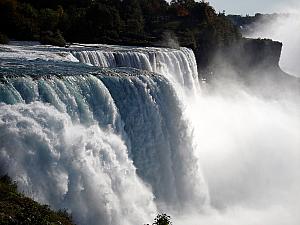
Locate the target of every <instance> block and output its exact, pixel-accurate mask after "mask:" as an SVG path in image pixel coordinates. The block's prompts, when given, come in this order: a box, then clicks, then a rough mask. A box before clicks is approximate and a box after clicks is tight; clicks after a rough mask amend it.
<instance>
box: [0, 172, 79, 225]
mask: <svg viewBox="0 0 300 225" xmlns="http://www.w3.org/2000/svg"><path fill="white" fill-rule="evenodd" d="M0 224H6V225H13V224H14V225H18V224H24V225H41V224H52V225H72V224H73V223H72V221H71V217H70V215H69V214H68V213H67V211H66V210H59V211H57V212H55V211H53V210H51V209H50V208H49V206H47V205H40V204H38V203H37V202H35V201H33V200H32V199H30V198H27V197H25V196H24V195H23V194H20V193H19V192H18V191H17V185H16V183H15V182H13V181H12V180H11V178H10V177H8V176H7V175H5V176H2V177H1V178H0Z"/></svg>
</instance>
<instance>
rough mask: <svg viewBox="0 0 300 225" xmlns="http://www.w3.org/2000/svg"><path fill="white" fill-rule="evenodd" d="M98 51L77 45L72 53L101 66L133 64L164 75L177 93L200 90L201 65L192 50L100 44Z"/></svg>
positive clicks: (87, 61) (82, 59)
mask: <svg viewBox="0 0 300 225" xmlns="http://www.w3.org/2000/svg"><path fill="white" fill-rule="evenodd" d="M98 48H99V49H98V50H95V49H92V50H81V49H80V48H77V49H76V48H75V49H74V50H73V51H72V53H73V55H74V56H75V57H76V58H77V59H78V60H79V61H80V62H82V63H86V64H90V65H94V66H98V67H132V68H137V69H142V70H147V71H151V72H155V73H159V74H162V75H164V76H165V77H166V78H167V79H168V80H169V81H171V82H172V84H173V86H174V87H175V89H176V91H177V93H178V94H179V95H180V96H181V95H183V94H187V95H191V94H196V93H198V92H199V80H198V71H197V64H196V60H195V56H194V53H193V51H192V50H191V49H188V48H180V49H178V50H176V49H166V48H165V49H164V48H152V47H148V48H128V47H127V48H125V47H123V48H122V47H120V46H110V47H109V48H108V47H107V46H106V47H105V46H98Z"/></svg>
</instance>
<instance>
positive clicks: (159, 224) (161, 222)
mask: <svg viewBox="0 0 300 225" xmlns="http://www.w3.org/2000/svg"><path fill="white" fill-rule="evenodd" d="M153 225H172V222H171V217H170V216H168V215H167V214H158V215H157V216H156V218H155V219H154V223H153Z"/></svg>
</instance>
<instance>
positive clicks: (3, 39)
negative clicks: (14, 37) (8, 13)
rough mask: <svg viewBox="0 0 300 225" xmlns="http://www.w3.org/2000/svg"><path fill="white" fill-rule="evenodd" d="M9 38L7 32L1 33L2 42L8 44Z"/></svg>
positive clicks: (0, 41) (0, 42)
mask: <svg viewBox="0 0 300 225" xmlns="http://www.w3.org/2000/svg"><path fill="white" fill-rule="evenodd" d="M8 42H9V40H8V37H7V36H6V35H5V34H2V33H0V44H8Z"/></svg>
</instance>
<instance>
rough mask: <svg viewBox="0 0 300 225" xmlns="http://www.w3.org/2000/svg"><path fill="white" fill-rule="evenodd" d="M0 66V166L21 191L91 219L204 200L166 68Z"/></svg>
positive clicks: (134, 216)
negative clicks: (160, 71)
mask: <svg viewBox="0 0 300 225" xmlns="http://www.w3.org/2000/svg"><path fill="white" fill-rule="evenodd" d="M109 54H110V53H107V55H109ZM158 55H159V54H158ZM162 55H163V54H162ZM156 57H159V56H156ZM161 57H162V56H161ZM106 62H109V61H106ZM149 65H151V64H149ZM0 74H1V76H0V109H1V110H0V134H1V135H0V149H1V151H0V165H1V166H0V172H1V173H8V174H9V175H10V176H11V177H12V178H13V179H15V180H17V182H18V184H19V187H20V188H21V190H23V191H24V192H25V193H26V194H27V195H29V196H32V197H34V198H35V199H36V200H38V201H40V202H43V203H47V204H50V205H51V206H53V207H55V208H68V209H70V210H71V212H72V213H73V215H74V217H75V219H76V221H77V222H79V223H81V224H92V225H93V224H103V225H113V224H125V225H127V224H128V225H129V224H144V223H148V222H149V221H151V220H152V218H153V216H154V214H155V213H156V211H157V207H159V208H161V209H174V210H183V209H185V208H186V207H192V208H197V209H202V208H203V207H205V206H206V204H207V201H208V194H207V190H206V185H205V183H204V181H203V178H202V176H201V171H200V169H199V167H198V162H197V160H196V157H195V156H194V154H193V145H192V136H191V131H190V130H189V127H188V123H187V121H186V120H185V119H184V116H183V112H182V108H181V104H180V101H179V99H178V96H177V94H176V92H175V90H174V85H173V84H172V82H170V81H169V80H168V79H166V78H165V77H163V76H161V75H157V74H154V73H151V72H147V71H144V70H137V69H130V68H119V69H109V68H101V69H99V68H97V67H91V66H86V65H84V64H80V63H73V62H58V61H52V62H50V61H48V62H45V61H43V60H33V61H32V60H29V61H26V60H12V59H5V60H2V62H1V64H0Z"/></svg>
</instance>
